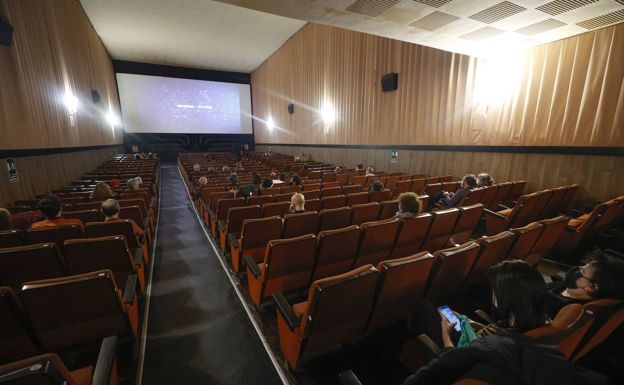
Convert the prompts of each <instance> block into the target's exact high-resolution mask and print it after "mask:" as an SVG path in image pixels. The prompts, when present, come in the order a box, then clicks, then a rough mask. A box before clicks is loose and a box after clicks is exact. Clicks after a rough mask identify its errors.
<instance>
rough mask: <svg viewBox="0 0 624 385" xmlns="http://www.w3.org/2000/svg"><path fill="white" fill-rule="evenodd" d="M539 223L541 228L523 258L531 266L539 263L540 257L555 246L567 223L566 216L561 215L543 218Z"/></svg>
mask: <svg viewBox="0 0 624 385" xmlns="http://www.w3.org/2000/svg"><path fill="white" fill-rule="evenodd" d="M539 223H541V224H542V226H543V230H542V232H541V234H540V236H539V238H537V240H536V241H535V243H534V244H533V247H532V248H531V251H530V252H529V254H528V255H527V256H526V257H525V258H524V261H525V262H526V263H528V264H529V265H531V266H536V265H537V264H539V263H540V262H541V260H542V258H544V257H545V256H546V255H547V254H548V252H549V251H550V250H551V249H552V248H553V247H554V246H555V244H556V243H557V240H558V239H559V237H560V236H561V234H563V232H564V230H565V227H566V225H567V224H568V218H567V217H565V216H563V215H562V216H558V217H556V218H551V219H545V220H543V221H540V222H539Z"/></svg>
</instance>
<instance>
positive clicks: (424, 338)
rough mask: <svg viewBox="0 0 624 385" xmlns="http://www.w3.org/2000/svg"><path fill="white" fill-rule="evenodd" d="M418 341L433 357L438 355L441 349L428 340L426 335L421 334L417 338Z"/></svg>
mask: <svg viewBox="0 0 624 385" xmlns="http://www.w3.org/2000/svg"><path fill="white" fill-rule="evenodd" d="M418 340H419V341H420V342H421V343H422V344H423V345H425V346H426V347H427V349H429V350H430V351H431V353H432V354H433V355H434V356H437V355H439V354H440V352H441V351H442V349H441V348H440V347H439V346H438V344H436V343H435V342H434V341H433V340H432V339H431V338H429V336H428V335H426V334H421V335H419V336H418Z"/></svg>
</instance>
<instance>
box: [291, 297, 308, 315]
mask: <svg viewBox="0 0 624 385" xmlns="http://www.w3.org/2000/svg"><path fill="white" fill-rule="evenodd" d="M307 304H308V302H307V301H306V302H299V303H296V304H294V305H293V307H292V309H293V311H294V312H295V315H296V316H297V318H299V319H301V317H302V316H303V312H305V309H306V305H307Z"/></svg>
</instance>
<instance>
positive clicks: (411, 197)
mask: <svg viewBox="0 0 624 385" xmlns="http://www.w3.org/2000/svg"><path fill="white" fill-rule="evenodd" d="M422 209H423V207H422V202H421V201H420V199H419V198H418V195H416V193H413V192H405V193H402V194H401V195H399V211H397V212H396V214H395V215H394V217H395V218H411V217H415V216H416V215H418V214H420V213H421V212H422Z"/></svg>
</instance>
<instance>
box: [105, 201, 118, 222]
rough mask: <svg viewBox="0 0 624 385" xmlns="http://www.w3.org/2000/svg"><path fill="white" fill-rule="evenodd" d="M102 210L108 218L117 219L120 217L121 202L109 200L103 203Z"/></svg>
mask: <svg viewBox="0 0 624 385" xmlns="http://www.w3.org/2000/svg"><path fill="white" fill-rule="evenodd" d="M101 210H102V214H104V216H105V217H106V218H115V217H116V216H117V215H119V202H117V200H116V199H107V200H105V201H104V202H102V206H101Z"/></svg>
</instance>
